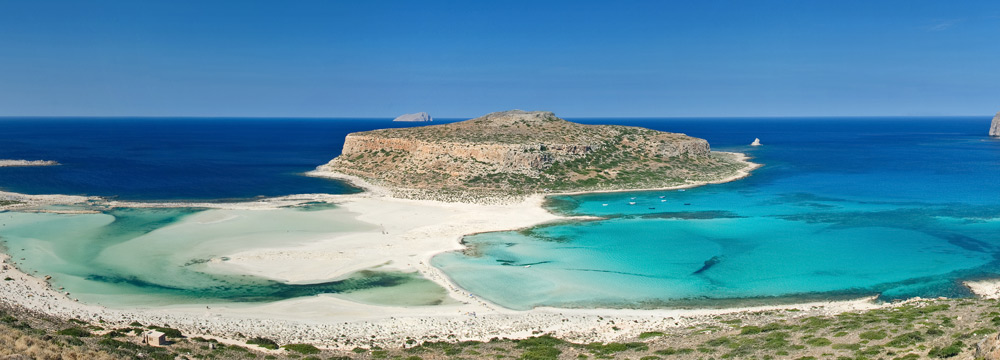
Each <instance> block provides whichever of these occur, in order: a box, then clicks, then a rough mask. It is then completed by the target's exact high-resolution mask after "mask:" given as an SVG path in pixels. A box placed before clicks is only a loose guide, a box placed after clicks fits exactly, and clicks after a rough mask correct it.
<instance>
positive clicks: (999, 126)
mask: <svg viewBox="0 0 1000 360" xmlns="http://www.w3.org/2000/svg"><path fill="white" fill-rule="evenodd" d="M990 136H997V137H1000V112H997V114H996V115H995V116H993V123H992V124H991V125H990Z"/></svg>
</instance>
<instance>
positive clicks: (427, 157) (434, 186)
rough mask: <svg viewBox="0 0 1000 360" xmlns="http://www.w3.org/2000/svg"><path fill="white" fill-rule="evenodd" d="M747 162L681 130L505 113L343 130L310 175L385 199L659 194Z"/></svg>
mask: <svg viewBox="0 0 1000 360" xmlns="http://www.w3.org/2000/svg"><path fill="white" fill-rule="evenodd" d="M748 166H750V165H749V163H747V162H744V161H741V159H740V158H739V157H738V156H736V154H729V153H717V152H712V151H710V147H709V144H708V141H705V140H704V139H699V138H694V137H690V136H687V135H684V134H677V133H668V132H662V131H656V130H651V129H645V128H640V127H631V126H617V125H583V124H577V123H573V122H569V121H566V120H563V119H560V118H558V117H556V116H555V115H554V114H553V113H551V112H544V111H533V112H526V111H520V110H512V111H504V112H497V113H491V114H488V115H485V116H482V117H479V118H475V119H472V120H466V121H462V122H458V123H452V124H445V125H435V126H422V127H412V128H400V129H382V130H374V131H365V132H358V133H352V134H349V135H347V138H346V140H345V143H344V150H343V152H342V154H341V155H340V156H338V157H337V158H336V159H333V161H330V162H329V163H328V164H326V165H323V166H320V167H319V168H318V170H320V171H331V172H337V173H343V174H347V175H353V176H357V177H360V178H362V179H364V180H366V181H368V182H370V183H373V184H376V185H381V186H384V187H387V188H390V189H392V190H393V195H394V196H400V197H412V198H440V197H439V196H435V195H440V194H474V195H483V196H498V195H500V196H503V195H512V194H513V195H529V194H534V193H545V192H550V191H553V192H579V191H607V190H627V189H659V188H668V187H674V186H684V185H690V184H694V183H698V182H702V183H703V182H712V181H716V180H720V179H725V178H727V177H732V176H734V175H736V174H738V173H740V172H741V171H746V170H747V168H748Z"/></svg>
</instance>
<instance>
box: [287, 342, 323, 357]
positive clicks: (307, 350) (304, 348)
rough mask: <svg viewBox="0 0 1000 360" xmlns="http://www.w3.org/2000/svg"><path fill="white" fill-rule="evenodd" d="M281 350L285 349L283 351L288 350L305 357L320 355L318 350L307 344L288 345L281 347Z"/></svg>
mask: <svg viewBox="0 0 1000 360" xmlns="http://www.w3.org/2000/svg"><path fill="white" fill-rule="evenodd" d="M282 348H285V349H287V350H290V351H294V352H297V353H299V354H305V355H312V354H319V353H320V350H319V349H318V348H316V347H315V346H312V345H309V344H288V345H285V346H282Z"/></svg>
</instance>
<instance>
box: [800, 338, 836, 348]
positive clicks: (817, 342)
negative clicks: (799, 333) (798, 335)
mask: <svg viewBox="0 0 1000 360" xmlns="http://www.w3.org/2000/svg"><path fill="white" fill-rule="evenodd" d="M832 343H833V342H832V341H830V339H827V338H821V337H819V338H812V339H809V340H806V344H809V345H812V346H827V345H830V344H832Z"/></svg>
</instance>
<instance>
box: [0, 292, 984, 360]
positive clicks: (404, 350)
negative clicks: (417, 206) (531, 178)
mask: <svg viewBox="0 0 1000 360" xmlns="http://www.w3.org/2000/svg"><path fill="white" fill-rule="evenodd" d="M8 310H9V309H8ZM105 327H106V326H104V324H88V323H86V322H83V321H79V320H70V321H64V320H58V319H54V318H49V317H45V316H41V315H37V314H27V313H20V314H15V313H12V312H10V311H4V312H0V358H2V357H3V356H7V355H14V354H23V355H27V356H30V357H32V358H36V359H60V358H65V359H134V358H146V359H175V358H177V359H299V360H306V359H308V360H313V359H393V360H418V359H428V360H429V359H510V360H517V359H521V360H544V359H637V360H657V359H660V360H667V359H706V360H707V359H717V360H721V359H761V360H763V359H805V360H807V359H831V360H863V359H886V360H916V359H952V358H954V359H971V358H973V353H974V349H975V344H976V343H977V342H979V341H981V340H982V339H984V337H985V336H987V335H992V334H996V333H997V331H998V329H1000V302H997V301H995V300H970V299H959V300H930V301H917V302H911V303H907V304H904V305H898V306H895V307H890V308H884V309H878V310H870V311H862V312H848V313H843V314H839V315H833V316H808V315H804V314H803V313H802V312H798V311H791V310H777V311H768V312H757V313H741V314H731V315H722V316H717V317H714V318H706V319H702V320H701V321H699V322H697V323H696V324H695V325H691V326H683V327H672V328H666V329H660V330H657V331H646V332H641V333H635V334H633V335H632V338H627V337H626V338H624V339H623V341H617V342H591V343H574V342H570V341H566V340H563V339H560V338H558V337H556V336H553V335H549V334H540V333H539V334H537V335H536V336H533V337H530V338H527V339H520V340H516V339H504V338H494V339H491V340H489V341H418V340H415V339H408V340H406V341H405V342H403V343H401V344H400V345H399V347H386V348H383V347H378V346H362V347H352V348H351V350H324V349H321V348H319V347H316V346H314V345H312V344H284V345H280V344H279V343H278V342H277V341H275V340H272V339H268V338H264V337H251V338H246V339H244V340H243V341H244V342H245V343H246V344H248V345H257V346H259V347H261V348H265V349H270V350H267V351H265V350H260V348H258V347H256V346H251V347H244V346H238V345H231V344H225V343H220V342H219V341H217V340H214V339H205V338H202V337H198V336H194V337H190V338H185V337H181V336H180V331H177V330H176V329H172V328H170V327H169V326H166V325H164V326H149V327H143V326H142V324H139V323H132V324H130V325H129V326H128V327H124V328H117V329H105ZM151 328H155V329H157V330H159V331H162V332H171V333H172V334H173V335H176V336H174V337H173V338H172V341H173V343H172V344H170V345H168V346H166V347H150V346H146V345H144V344H142V343H141V342H140V341H138V339H139V334H141V333H142V332H144V331H146V330H147V329H151ZM164 330H166V331H164ZM171 330H173V331H177V332H176V333H174V332H173V331H171ZM616 331H627V330H625V329H622V328H619V329H618V330H616ZM139 354H142V355H141V356H140V355H139Z"/></svg>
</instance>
